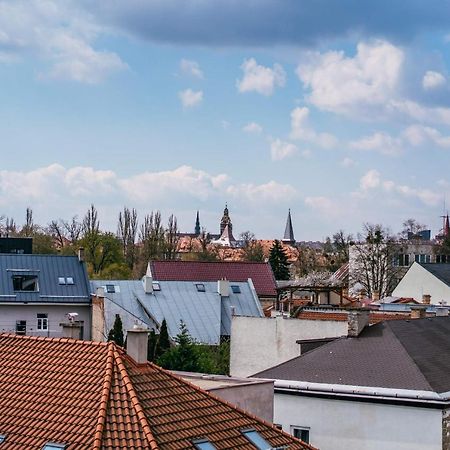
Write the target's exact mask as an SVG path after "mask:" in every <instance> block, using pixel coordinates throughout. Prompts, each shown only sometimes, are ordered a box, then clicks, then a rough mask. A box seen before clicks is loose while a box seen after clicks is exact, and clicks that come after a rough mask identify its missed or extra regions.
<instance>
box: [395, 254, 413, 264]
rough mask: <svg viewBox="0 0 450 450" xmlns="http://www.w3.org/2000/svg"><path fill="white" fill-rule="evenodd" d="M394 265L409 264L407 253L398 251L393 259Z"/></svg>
mask: <svg viewBox="0 0 450 450" xmlns="http://www.w3.org/2000/svg"><path fill="white" fill-rule="evenodd" d="M394 266H400V267H408V266H409V255H408V254H403V253H400V254H399V255H397V257H396V258H395V260H394Z"/></svg>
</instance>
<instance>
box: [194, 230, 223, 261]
mask: <svg viewBox="0 0 450 450" xmlns="http://www.w3.org/2000/svg"><path fill="white" fill-rule="evenodd" d="M198 242H199V244H200V252H197V253H196V254H195V256H196V258H197V260H198V261H217V259H218V255H217V251H216V249H215V248H212V247H211V245H210V244H211V235H210V234H209V233H208V232H207V231H206V229H205V228H203V229H202V232H201V233H200V236H199V237H198Z"/></svg>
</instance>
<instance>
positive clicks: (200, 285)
mask: <svg viewBox="0 0 450 450" xmlns="http://www.w3.org/2000/svg"><path fill="white" fill-rule="evenodd" d="M195 287H196V288H197V291H198V292H205V291H206V290H205V285H204V284H203V283H196V284H195Z"/></svg>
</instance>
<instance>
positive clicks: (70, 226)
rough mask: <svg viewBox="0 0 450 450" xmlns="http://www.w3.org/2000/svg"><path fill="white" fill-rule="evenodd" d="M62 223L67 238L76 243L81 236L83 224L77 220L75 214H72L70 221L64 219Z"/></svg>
mask: <svg viewBox="0 0 450 450" xmlns="http://www.w3.org/2000/svg"><path fill="white" fill-rule="evenodd" d="M62 224H63V227H64V229H65V231H66V237H67V239H69V241H70V242H71V243H72V244H73V245H74V244H76V243H77V242H78V241H79V240H80V238H81V234H82V232H83V224H82V223H80V222H79V221H78V217H77V216H73V217H72V219H71V220H70V221H66V220H64V221H63V222H62Z"/></svg>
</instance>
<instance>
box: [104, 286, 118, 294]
mask: <svg viewBox="0 0 450 450" xmlns="http://www.w3.org/2000/svg"><path fill="white" fill-rule="evenodd" d="M106 292H107V293H108V294H114V293H115V292H116V288H115V286H114V285H113V284H107V285H106Z"/></svg>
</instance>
